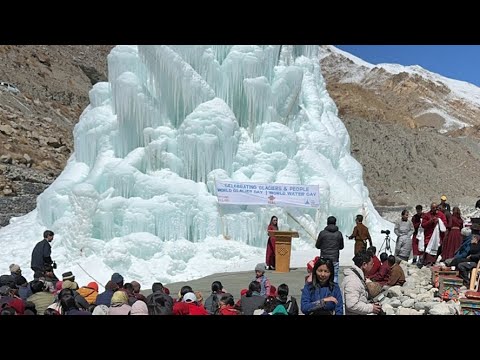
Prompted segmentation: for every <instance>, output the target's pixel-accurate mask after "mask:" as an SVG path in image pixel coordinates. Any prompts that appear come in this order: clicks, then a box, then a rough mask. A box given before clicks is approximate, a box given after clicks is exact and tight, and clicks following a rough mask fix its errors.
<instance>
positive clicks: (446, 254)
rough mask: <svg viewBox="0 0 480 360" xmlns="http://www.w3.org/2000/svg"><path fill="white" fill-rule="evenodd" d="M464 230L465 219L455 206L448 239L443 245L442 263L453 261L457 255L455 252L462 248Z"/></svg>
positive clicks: (448, 226)
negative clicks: (448, 260)
mask: <svg viewBox="0 0 480 360" xmlns="http://www.w3.org/2000/svg"><path fill="white" fill-rule="evenodd" d="M462 228H463V219H462V214H461V212H460V209H459V208H458V207H457V206H455V207H454V208H453V214H452V216H450V219H449V222H448V224H447V230H448V237H447V238H446V240H445V241H444V243H443V244H442V261H444V260H446V259H451V258H453V257H454V255H455V251H457V249H458V248H459V247H460V245H461V243H462V234H461V233H460V231H461V230H462Z"/></svg>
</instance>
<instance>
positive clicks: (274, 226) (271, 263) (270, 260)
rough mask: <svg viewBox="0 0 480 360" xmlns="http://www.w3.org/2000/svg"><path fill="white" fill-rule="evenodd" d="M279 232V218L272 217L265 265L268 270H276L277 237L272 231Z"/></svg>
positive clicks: (269, 225) (268, 230)
mask: <svg viewBox="0 0 480 360" xmlns="http://www.w3.org/2000/svg"><path fill="white" fill-rule="evenodd" d="M272 230H273V231H277V230H278V218H277V217H276V216H272V218H271V219H270V224H268V229H267V232H268V241H267V256H266V259H265V263H266V265H267V270H275V240H276V239H275V236H273V234H272V233H271V232H270V231H272Z"/></svg>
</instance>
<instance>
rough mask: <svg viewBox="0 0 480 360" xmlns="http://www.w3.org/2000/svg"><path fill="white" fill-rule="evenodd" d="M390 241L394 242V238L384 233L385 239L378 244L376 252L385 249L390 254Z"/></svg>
mask: <svg viewBox="0 0 480 360" xmlns="http://www.w3.org/2000/svg"><path fill="white" fill-rule="evenodd" d="M390 241H393V242H395V240H392V239H391V238H390V234H387V235H385V239H384V240H383V244H382V246H380V250H378V253H379V254H381V253H382V249H385V252H389V253H390V255H392V248H391V247H390Z"/></svg>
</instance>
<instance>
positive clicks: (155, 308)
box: [140, 282, 173, 315]
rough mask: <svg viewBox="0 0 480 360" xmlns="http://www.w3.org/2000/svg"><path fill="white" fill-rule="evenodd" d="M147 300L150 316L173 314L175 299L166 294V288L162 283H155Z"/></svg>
mask: <svg viewBox="0 0 480 360" xmlns="http://www.w3.org/2000/svg"><path fill="white" fill-rule="evenodd" d="M146 300H147V301H146V303H147V308H148V314H149V315H172V314H173V299H172V297H171V296H170V295H168V294H167V293H165V287H164V286H163V284H162V283H159V282H156V283H153V285H152V293H151V294H150V295H148V296H147V299H146ZM140 301H142V300H140Z"/></svg>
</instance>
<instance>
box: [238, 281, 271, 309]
mask: <svg viewBox="0 0 480 360" xmlns="http://www.w3.org/2000/svg"><path fill="white" fill-rule="evenodd" d="M260 291H261V285H260V283H259V282H258V281H256V280H253V281H252V282H251V283H250V284H249V285H248V291H247V293H246V294H245V295H244V296H242V297H241V299H240V304H239V305H240V311H241V312H242V314H243V315H253V312H254V311H255V310H256V309H258V308H260V307H263V304H264V303H265V296H263V295H261V294H260Z"/></svg>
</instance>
